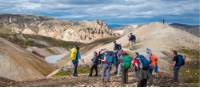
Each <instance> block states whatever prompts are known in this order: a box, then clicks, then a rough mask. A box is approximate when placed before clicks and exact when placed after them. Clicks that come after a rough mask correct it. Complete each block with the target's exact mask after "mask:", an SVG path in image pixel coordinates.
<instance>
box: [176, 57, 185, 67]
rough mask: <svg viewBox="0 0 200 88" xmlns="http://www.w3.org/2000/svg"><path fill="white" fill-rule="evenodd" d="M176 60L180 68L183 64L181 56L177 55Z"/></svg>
mask: <svg viewBox="0 0 200 88" xmlns="http://www.w3.org/2000/svg"><path fill="white" fill-rule="evenodd" d="M177 58H178V64H179V65H180V66H182V65H184V64H185V59H184V57H183V55H178V56H177Z"/></svg>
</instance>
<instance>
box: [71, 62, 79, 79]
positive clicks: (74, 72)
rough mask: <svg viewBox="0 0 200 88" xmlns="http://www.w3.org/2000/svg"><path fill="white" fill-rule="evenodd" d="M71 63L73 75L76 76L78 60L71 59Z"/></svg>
mask: <svg viewBox="0 0 200 88" xmlns="http://www.w3.org/2000/svg"><path fill="white" fill-rule="evenodd" d="M72 63H73V76H78V72H77V68H78V61H72Z"/></svg>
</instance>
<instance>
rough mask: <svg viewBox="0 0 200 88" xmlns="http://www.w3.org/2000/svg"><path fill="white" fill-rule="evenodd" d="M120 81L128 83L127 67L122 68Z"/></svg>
mask: <svg viewBox="0 0 200 88" xmlns="http://www.w3.org/2000/svg"><path fill="white" fill-rule="evenodd" d="M122 74H123V75H122V81H123V83H128V69H124V68H123V72H122Z"/></svg>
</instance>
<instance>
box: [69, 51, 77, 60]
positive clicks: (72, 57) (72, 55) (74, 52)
mask: <svg viewBox="0 0 200 88" xmlns="http://www.w3.org/2000/svg"><path fill="white" fill-rule="evenodd" d="M76 56H77V49H76V48H72V49H71V50H70V59H71V60H75V59H76Z"/></svg>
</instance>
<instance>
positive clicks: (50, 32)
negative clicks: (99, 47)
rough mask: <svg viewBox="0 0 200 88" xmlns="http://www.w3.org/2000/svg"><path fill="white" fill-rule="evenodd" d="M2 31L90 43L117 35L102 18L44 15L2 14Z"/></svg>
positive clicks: (0, 16) (0, 28)
mask: <svg viewBox="0 0 200 88" xmlns="http://www.w3.org/2000/svg"><path fill="white" fill-rule="evenodd" d="M0 32H13V33H22V34H32V35H42V36H47V37H52V38H56V39H61V40H65V41H75V42H82V43H90V42H92V41H95V40H97V39H102V38H107V37H116V36H118V34H114V33H112V31H111V30H110V29H109V28H108V27H107V24H105V23H104V22H103V21H101V20H96V21H63V20H58V19H53V18H48V17H43V16H32V15H20V14H1V15H0Z"/></svg>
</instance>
